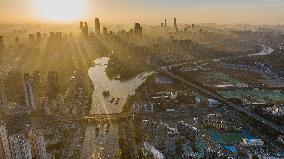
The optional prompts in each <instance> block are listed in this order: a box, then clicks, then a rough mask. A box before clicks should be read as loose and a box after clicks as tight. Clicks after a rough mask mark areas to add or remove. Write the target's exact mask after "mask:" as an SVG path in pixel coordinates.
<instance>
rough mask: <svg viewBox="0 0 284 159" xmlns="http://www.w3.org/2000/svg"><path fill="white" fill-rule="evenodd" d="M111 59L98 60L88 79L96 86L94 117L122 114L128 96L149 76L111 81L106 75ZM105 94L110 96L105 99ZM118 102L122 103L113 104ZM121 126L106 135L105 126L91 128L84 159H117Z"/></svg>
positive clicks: (88, 132)
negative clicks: (95, 115)
mask: <svg viewBox="0 0 284 159" xmlns="http://www.w3.org/2000/svg"><path fill="white" fill-rule="evenodd" d="M108 60H109V58H108V57H102V58H98V59H97V60H95V64H96V66H95V67H91V68H90V69H89V76H90V78H91V80H92V81H93V83H94V93H93V104H92V108H91V110H90V113H91V114H106V113H119V112H121V111H122V108H123V105H124V104H125V102H126V99H127V97H128V95H131V94H133V93H134V92H135V89H136V88H137V87H138V86H140V85H141V84H142V83H143V82H144V81H145V79H146V78H145V77H147V76H148V75H149V74H150V73H148V72H146V73H143V74H140V75H138V76H136V77H135V78H133V79H130V80H128V81H119V80H113V79H109V78H108V77H107V75H106V73H105V69H106V67H107V63H108ZM104 91H109V92H110V96H109V97H107V98H105V97H104V96H103V92H104ZM113 98H115V99H117V98H119V99H120V100H119V102H111V101H112V100H113ZM118 131H119V125H118V123H111V124H110V127H109V131H108V132H105V127H104V124H102V123H100V124H98V123H97V124H90V125H88V126H87V129H86V132H85V141H84V143H83V148H82V152H81V158H82V159H97V158H98V159H99V158H118V154H119V146H118V141H119V136H118V134H119V132H118Z"/></svg>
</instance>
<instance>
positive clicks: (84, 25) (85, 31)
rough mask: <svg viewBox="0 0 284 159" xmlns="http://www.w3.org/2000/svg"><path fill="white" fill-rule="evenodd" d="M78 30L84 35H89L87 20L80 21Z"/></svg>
mask: <svg viewBox="0 0 284 159" xmlns="http://www.w3.org/2000/svg"><path fill="white" fill-rule="evenodd" d="M80 30H81V34H82V35H83V36H84V37H88V36H89V26H88V23H87V22H83V21H80Z"/></svg>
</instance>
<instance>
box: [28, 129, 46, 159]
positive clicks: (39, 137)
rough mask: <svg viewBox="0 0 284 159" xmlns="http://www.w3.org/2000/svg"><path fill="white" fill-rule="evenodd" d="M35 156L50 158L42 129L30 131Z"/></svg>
mask: <svg viewBox="0 0 284 159" xmlns="http://www.w3.org/2000/svg"><path fill="white" fill-rule="evenodd" d="M28 136H29V141H30V145H31V150H32V155H33V158H36V159H48V155H47V152H46V147H45V141H44V136H43V134H42V132H41V131H40V130H31V131H29V133H28Z"/></svg>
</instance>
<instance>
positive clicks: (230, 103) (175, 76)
mask: <svg viewBox="0 0 284 159" xmlns="http://www.w3.org/2000/svg"><path fill="white" fill-rule="evenodd" d="M146 62H147V64H148V65H149V66H150V67H152V68H153V69H155V70H156V71H158V72H160V73H163V74H165V75H167V76H169V77H171V78H173V79H176V80H179V81H181V82H183V83H185V84H187V85H189V86H190V87H192V88H194V89H196V90H198V91H200V92H202V93H204V94H206V95H209V96H211V97H214V98H215V99H218V100H219V101H221V102H223V103H224V104H226V105H228V106H230V107H232V108H234V109H236V110H238V111H239V112H241V113H244V114H246V115H248V116H249V117H251V118H253V119H255V120H257V121H259V122H260V123H262V124H264V125H266V126H268V127H270V128H272V129H273V130H275V131H277V132H279V133H281V134H284V129H283V127H280V126H278V125H276V124H274V123H272V122H270V121H268V120H266V119H265V118H263V117H261V116H259V115H257V114H255V113H253V112H251V111H250V110H249V109H246V108H243V107H240V106H237V105H235V104H234V103H232V102H230V101H229V100H228V99H226V98H224V97H222V96H220V95H218V94H216V93H214V92H211V91H209V90H207V89H205V88H202V87H200V86H198V85H196V84H194V83H192V82H189V81H187V80H185V79H184V78H182V77H180V76H178V75H175V74H174V73H172V72H170V71H168V70H167V69H165V68H162V67H160V66H158V65H155V64H153V63H152V62H151V57H148V58H147V59H146Z"/></svg>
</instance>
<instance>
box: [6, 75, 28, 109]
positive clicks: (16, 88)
mask: <svg viewBox="0 0 284 159" xmlns="http://www.w3.org/2000/svg"><path fill="white" fill-rule="evenodd" d="M5 83H6V84H7V85H6V89H5V90H6V95H7V99H8V101H13V102H16V103H18V104H23V103H24V101H25V95H24V88H23V74H22V72H20V71H10V72H8V76H7V78H6V81H5Z"/></svg>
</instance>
